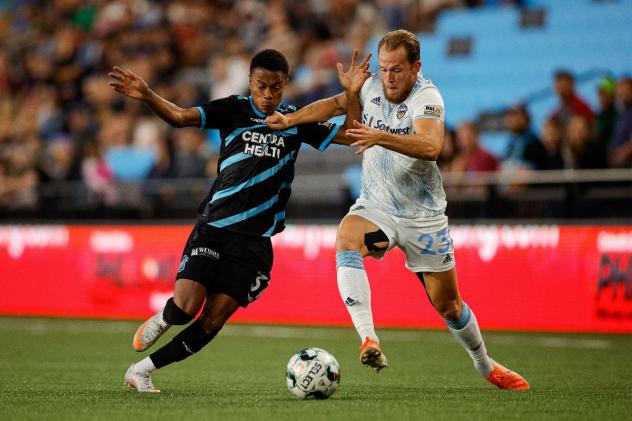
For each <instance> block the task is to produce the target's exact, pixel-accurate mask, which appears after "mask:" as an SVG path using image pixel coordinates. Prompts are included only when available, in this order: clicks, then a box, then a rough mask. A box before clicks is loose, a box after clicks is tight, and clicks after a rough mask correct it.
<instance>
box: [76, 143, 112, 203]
mask: <svg viewBox="0 0 632 421" xmlns="http://www.w3.org/2000/svg"><path fill="white" fill-rule="evenodd" d="M81 176H82V178H83V180H84V181H85V183H86V187H87V190H88V202H89V203H91V204H96V205H105V206H113V205H115V204H116V203H118V201H119V192H118V190H117V188H116V185H115V183H114V173H113V172H112V169H111V168H110V167H109V165H108V163H107V162H106V161H105V159H104V158H103V151H102V147H101V145H100V144H98V143H97V142H94V141H93V142H89V143H88V144H87V145H86V147H85V154H84V159H83V160H82V162H81Z"/></svg>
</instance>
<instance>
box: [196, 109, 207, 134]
mask: <svg viewBox="0 0 632 421" xmlns="http://www.w3.org/2000/svg"><path fill="white" fill-rule="evenodd" d="M195 109H196V110H198V112H199V113H200V120H201V123H200V127H198V128H199V129H204V128H205V126H206V113H205V112H204V108H202V107H195Z"/></svg>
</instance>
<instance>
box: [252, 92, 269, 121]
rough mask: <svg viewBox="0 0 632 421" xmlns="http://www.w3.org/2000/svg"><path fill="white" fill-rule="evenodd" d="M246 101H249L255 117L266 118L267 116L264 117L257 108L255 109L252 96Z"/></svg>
mask: <svg viewBox="0 0 632 421" xmlns="http://www.w3.org/2000/svg"><path fill="white" fill-rule="evenodd" d="M248 100H249V101H250V106H251V107H252V111H253V112H254V113H255V114H256V115H257V117H260V118H266V117H267V115H265V114H264V113H262V112H261V111H259V109H258V108H257V107H255V103H254V102H253V101H252V95H250V96H249V97H248Z"/></svg>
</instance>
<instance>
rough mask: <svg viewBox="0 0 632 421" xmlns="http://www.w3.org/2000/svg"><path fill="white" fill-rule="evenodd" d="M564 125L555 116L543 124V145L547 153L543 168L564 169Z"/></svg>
mask: <svg viewBox="0 0 632 421" xmlns="http://www.w3.org/2000/svg"><path fill="white" fill-rule="evenodd" d="M563 140H564V139H563V137H562V125H561V124H560V122H559V121H557V120H556V119H554V118H549V119H548V120H546V121H545V122H544V124H543V125H542V145H543V146H544V150H545V155H544V161H543V162H542V167H541V168H540V169H542V170H562V169H564V158H563V157H562V144H563Z"/></svg>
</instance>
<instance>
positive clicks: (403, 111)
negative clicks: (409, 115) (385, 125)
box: [397, 104, 408, 120]
mask: <svg viewBox="0 0 632 421" xmlns="http://www.w3.org/2000/svg"><path fill="white" fill-rule="evenodd" d="M406 111H408V107H407V106H406V104H400V106H399V107H397V118H399V119H400V120H401V119H402V117H404V114H406Z"/></svg>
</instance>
